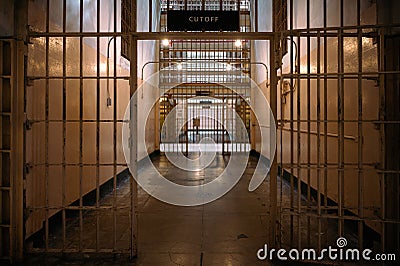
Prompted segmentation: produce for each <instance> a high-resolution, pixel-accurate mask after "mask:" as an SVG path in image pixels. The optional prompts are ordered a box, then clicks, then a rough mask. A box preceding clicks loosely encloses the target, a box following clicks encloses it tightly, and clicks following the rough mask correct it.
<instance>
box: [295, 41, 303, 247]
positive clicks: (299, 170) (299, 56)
mask: <svg viewBox="0 0 400 266" xmlns="http://www.w3.org/2000/svg"><path fill="white" fill-rule="evenodd" d="M300 48H301V38H300V36H297V58H298V64H297V70H296V72H297V74H299V75H298V76H297V238H298V240H297V242H298V247H297V248H299V249H301V219H300V218H301V174H302V173H301V122H300V119H301V116H300V114H301V95H300V94H301V91H300V89H301V78H300V72H301V68H300V58H301V53H300V51H301V49H300Z"/></svg>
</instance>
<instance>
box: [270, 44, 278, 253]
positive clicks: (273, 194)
mask: <svg viewBox="0 0 400 266" xmlns="http://www.w3.org/2000/svg"><path fill="white" fill-rule="evenodd" d="M276 42H277V40H276V37H274V38H273V39H272V40H271V41H270V45H269V46H270V47H269V48H270V51H269V52H270V68H271V71H270V75H271V76H270V108H271V111H272V115H271V118H270V119H271V121H276V118H277V116H276V115H277V74H276V68H275V62H276V58H275V47H276ZM272 119H274V120H272ZM271 133H272V132H271ZM272 135H273V134H272ZM273 144H275V139H272V138H271V145H273ZM275 153H276V152H275ZM271 155H272V154H271ZM277 176H278V165H277V158H276V156H274V159H273V161H272V162H271V169H270V221H269V227H270V230H269V237H270V239H269V244H270V246H271V247H275V245H276V219H277V205H276V204H277V196H278V191H277V188H278V187H277V185H278V184H277V180H278V177H277Z"/></svg>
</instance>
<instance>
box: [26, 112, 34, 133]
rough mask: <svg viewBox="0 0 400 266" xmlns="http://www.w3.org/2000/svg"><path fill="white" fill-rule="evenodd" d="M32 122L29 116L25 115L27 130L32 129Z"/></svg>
mask: <svg viewBox="0 0 400 266" xmlns="http://www.w3.org/2000/svg"><path fill="white" fill-rule="evenodd" d="M32 124H33V123H32V122H31V121H30V120H29V119H28V117H27V115H26V114H25V129H26V130H31V129H32Z"/></svg>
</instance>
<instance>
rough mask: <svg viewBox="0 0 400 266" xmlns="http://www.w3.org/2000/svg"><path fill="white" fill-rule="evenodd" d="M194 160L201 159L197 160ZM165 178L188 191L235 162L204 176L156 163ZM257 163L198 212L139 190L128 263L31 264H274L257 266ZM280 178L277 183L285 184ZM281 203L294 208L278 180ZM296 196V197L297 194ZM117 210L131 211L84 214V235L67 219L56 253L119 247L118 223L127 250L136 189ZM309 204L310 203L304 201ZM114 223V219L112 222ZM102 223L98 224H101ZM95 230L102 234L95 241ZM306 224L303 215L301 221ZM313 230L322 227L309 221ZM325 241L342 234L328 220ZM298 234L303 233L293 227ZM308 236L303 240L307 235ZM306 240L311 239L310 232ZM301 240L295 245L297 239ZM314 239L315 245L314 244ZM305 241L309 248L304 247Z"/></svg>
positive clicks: (261, 237)
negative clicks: (134, 248)
mask: <svg viewBox="0 0 400 266" xmlns="http://www.w3.org/2000/svg"><path fill="white" fill-rule="evenodd" d="M192 156H193V157H195V156H196V155H195V154H192ZM152 161H153V164H154V165H155V166H156V167H157V169H158V170H159V172H160V173H161V174H162V175H163V176H164V177H165V178H167V179H169V180H170V181H173V182H175V183H177V184H182V185H196V184H204V183H207V182H210V181H211V180H212V179H214V178H216V177H217V176H218V175H219V174H220V173H221V172H222V171H223V170H224V168H225V166H226V165H227V163H228V161H229V156H222V155H217V156H216V158H215V159H214V161H213V162H212V163H211V165H210V166H209V167H207V168H206V169H204V170H201V171H198V172H185V171H183V170H180V169H178V168H176V167H175V166H174V165H173V164H171V163H170V162H169V161H168V159H167V158H166V157H165V156H156V157H154V158H153V159H152ZM257 162H258V160H257V158H256V157H252V156H250V159H249V161H248V165H247V168H246V171H245V173H244V175H243V176H242V178H241V179H240V181H239V182H238V184H237V185H236V186H235V187H234V188H233V189H232V190H231V191H230V192H228V193H227V194H226V195H224V196H223V197H221V198H220V199H218V200H216V201H213V202H211V203H209V204H205V205H202V206H196V207H179V206H174V205H170V204H167V203H164V202H161V201H159V200H157V199H155V198H153V197H152V196H150V195H149V194H147V193H146V192H145V191H143V190H142V189H140V188H139V192H138V257H137V258H136V259H135V260H134V261H132V262H130V263H128V261H127V259H126V258H125V257H121V258H119V257H116V256H114V257H113V258H109V257H105V258H104V257H101V256H97V255H96V256H94V257H93V256H90V255H84V256H83V257H80V258H79V259H77V260H74V259H71V257H68V256H63V257H61V258H60V257H51V256H47V255H46V256H44V255H41V256H35V255H31V256H30V259H29V260H28V263H27V264H30V265H38V264H36V262H40V264H41V263H42V262H43V261H46V264H47V265H86V263H88V264H90V265H110V264H112V265H126V264H130V265H270V264H272V263H271V262H269V261H259V260H258V259H257V251H258V250H259V249H260V248H262V247H263V246H264V244H265V243H266V242H267V240H268V235H267V232H268V205H269V201H268V195H269V187H268V184H269V182H268V179H266V181H264V182H263V183H262V185H261V186H260V187H259V188H258V189H257V190H255V191H254V192H249V191H248V185H249V181H250V179H251V177H252V174H253V172H254V170H255V167H256V165H257ZM280 180H281V179H279V181H280ZM278 187H280V188H281V191H282V193H281V192H279V193H280V195H281V197H282V204H287V205H288V204H289V203H288V202H289V200H290V196H289V195H290V186H289V185H288V183H287V182H286V181H283V183H281V182H279V186H278ZM293 193H295V194H294V196H295V198H296V194H297V193H296V191H294V192H293ZM115 194H116V201H117V205H118V206H120V207H121V206H126V208H122V209H121V210H119V211H117V212H116V213H115V215H114V212H113V211H112V210H101V211H97V212H96V211H85V212H84V214H83V222H82V227H83V233H82V235H81V236H80V225H79V218H77V215H75V216H74V217H70V218H68V219H67V225H66V238H65V243H64V244H63V241H62V239H63V237H62V230H61V228H58V229H57V230H56V231H55V232H54V233H52V234H51V235H50V237H49V238H50V243H49V247H50V248H62V247H63V245H64V246H65V247H66V248H75V249H77V248H79V238H80V237H81V238H82V248H96V237H97V238H98V242H99V248H102V249H106V248H112V247H113V244H114V241H113V239H114V237H113V236H114V230H113V223H114V221H115V223H116V224H117V231H116V234H115V241H116V247H117V248H118V249H123V248H126V247H129V241H130V230H129V206H130V205H129V203H130V186H129V180H128V179H126V180H124V181H123V182H121V183H120V184H119V185H118V188H117V191H116V193H115ZM113 200H114V199H113V193H112V192H111V193H109V194H108V195H106V196H105V197H104V198H103V199H102V200H101V202H100V205H101V206H112V203H113ZM302 201H304V202H305V198H304V197H302ZM114 219H115V220H114ZM97 220H98V222H97ZM96 224H99V228H98V230H99V234H98V235H97V236H96ZM300 224H301V226H302V227H303V226H304V225H305V224H306V220H305V218H304V217H301V221H300ZM310 226H316V224H315V222H313V221H311V225H310ZM322 226H323V227H324V228H323V230H324V231H325V232H326V234H325V236H324V237H325V239H329V241H334V239H335V232H336V228H335V225H334V224H332V223H330V222H325V223H323V224H322ZM280 229H281V235H282V238H283V239H285V238H287V237H288V232H289V231H290V224H289V219H285V218H282V220H281V227H280ZM294 230H297V229H296V228H294ZM302 238H303V236H302ZM304 239H306V234H305V233H304ZM295 241H296V239H295ZM315 241H316V237H312V239H311V243H309V244H310V245H311V246H315V245H316V244H315ZM303 243H306V242H305V241H304V242H303Z"/></svg>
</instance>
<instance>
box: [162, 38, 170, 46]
mask: <svg viewBox="0 0 400 266" xmlns="http://www.w3.org/2000/svg"><path fill="white" fill-rule="evenodd" d="M161 44H162V46H165V47H166V46H169V40H168V39H164V40H162V41H161Z"/></svg>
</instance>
